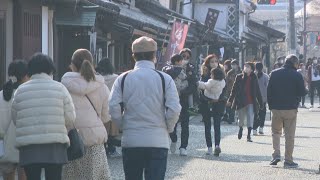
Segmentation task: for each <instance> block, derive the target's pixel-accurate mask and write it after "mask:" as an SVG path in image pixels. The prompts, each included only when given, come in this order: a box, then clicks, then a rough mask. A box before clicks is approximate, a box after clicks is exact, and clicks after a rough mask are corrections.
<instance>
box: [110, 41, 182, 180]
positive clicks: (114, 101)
mask: <svg viewBox="0 0 320 180" xmlns="http://www.w3.org/2000/svg"><path fill="white" fill-rule="evenodd" d="M156 51H157V43H156V42H155V41H154V40H153V39H151V38H148V37H141V38H138V39H136V40H135V41H134V42H133V43H132V52H133V58H134V60H135V61H136V64H135V67H134V69H133V70H131V71H129V72H126V73H123V74H121V75H120V76H119V77H118V78H117V79H116V81H115V83H114V85H113V87H112V90H111V95H110V98H109V112H110V115H111V119H112V121H114V122H115V123H116V124H117V126H118V127H119V128H120V129H122V131H123V136H122V155H123V167H124V172H125V179H126V180H131V179H135V180H140V179H141V180H142V179H143V174H144V178H145V179H146V180H163V179H164V177H165V172H166V167H167V156H168V149H169V133H171V132H172V131H173V129H174V126H175V124H176V122H177V121H178V118H179V114H180V111H181V106H180V103H179V95H178V92H177V89H176V86H175V83H174V81H173V80H172V78H171V77H170V76H169V75H167V74H165V73H163V72H159V71H156V70H155V62H156Z"/></svg>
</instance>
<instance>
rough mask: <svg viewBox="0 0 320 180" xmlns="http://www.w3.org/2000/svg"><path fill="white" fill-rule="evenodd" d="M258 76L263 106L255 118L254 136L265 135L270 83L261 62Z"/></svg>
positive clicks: (257, 69) (257, 67) (257, 72)
mask: <svg viewBox="0 0 320 180" xmlns="http://www.w3.org/2000/svg"><path fill="white" fill-rule="evenodd" d="M256 75H257V77H258V84H259V89H260V93H261V97H262V105H261V107H260V109H259V112H258V113H257V114H255V116H254V123H253V135H258V127H259V134H264V131H263V128H264V123H265V121H266V114H267V107H266V105H267V88H268V83H269V75H268V74H266V73H264V72H263V64H262V63H261V62H258V63H256Z"/></svg>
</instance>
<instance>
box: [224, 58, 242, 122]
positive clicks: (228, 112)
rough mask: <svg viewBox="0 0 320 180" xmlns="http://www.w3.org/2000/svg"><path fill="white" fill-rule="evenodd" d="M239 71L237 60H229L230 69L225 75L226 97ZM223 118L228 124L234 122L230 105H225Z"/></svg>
mask: <svg viewBox="0 0 320 180" xmlns="http://www.w3.org/2000/svg"><path fill="white" fill-rule="evenodd" d="M240 73H241V69H240V67H239V62H238V61H237V60H233V61H232V62H231V70H230V71H229V72H228V73H227V76H226V83H227V85H226V87H227V89H226V96H227V98H229V97H230V94H231V90H232V87H233V84H234V81H235V80H236V77H237V75H238V74H240ZM223 118H224V119H225V120H224V121H227V122H228V123H229V124H232V123H234V122H235V110H234V109H232V108H231V106H229V107H226V112H225V114H224V116H223Z"/></svg>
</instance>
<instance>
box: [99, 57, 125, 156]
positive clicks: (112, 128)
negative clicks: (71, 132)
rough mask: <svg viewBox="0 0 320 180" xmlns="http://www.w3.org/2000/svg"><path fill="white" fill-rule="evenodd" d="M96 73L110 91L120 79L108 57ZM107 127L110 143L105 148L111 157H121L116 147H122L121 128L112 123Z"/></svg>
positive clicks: (100, 62)
mask: <svg viewBox="0 0 320 180" xmlns="http://www.w3.org/2000/svg"><path fill="white" fill-rule="evenodd" d="M96 71H97V72H98V73H99V74H100V75H102V76H103V77H104V82H105V84H106V85H107V87H108V89H109V90H111V89H112V86H113V84H114V82H115V80H116V79H117V78H118V75H117V74H114V67H113V65H112V63H111V61H110V60H109V59H108V58H106V57H104V58H102V59H101V60H100V61H99V63H98V66H97V68H96ZM105 127H106V129H107V133H108V142H107V143H106V144H105V146H107V149H106V151H107V154H108V155H109V156H110V157H118V156H121V154H120V153H119V152H117V149H116V146H118V147H120V146H121V140H119V139H117V138H119V136H120V130H119V128H118V127H117V125H116V124H115V123H114V122H112V121H109V122H108V123H106V124H105Z"/></svg>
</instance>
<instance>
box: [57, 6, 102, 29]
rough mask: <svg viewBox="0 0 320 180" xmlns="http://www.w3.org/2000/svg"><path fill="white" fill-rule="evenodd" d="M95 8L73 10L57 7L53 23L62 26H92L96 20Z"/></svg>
mask: <svg viewBox="0 0 320 180" xmlns="http://www.w3.org/2000/svg"><path fill="white" fill-rule="evenodd" d="M96 15H97V13H96V9H81V10H76V11H75V10H74V9H69V8H57V10H56V11H55V23H56V24H57V25H64V26H87V27H93V26H94V25H95V22H96Z"/></svg>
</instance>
